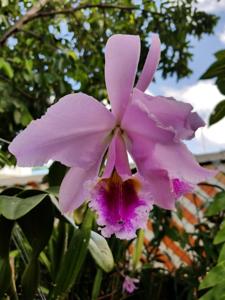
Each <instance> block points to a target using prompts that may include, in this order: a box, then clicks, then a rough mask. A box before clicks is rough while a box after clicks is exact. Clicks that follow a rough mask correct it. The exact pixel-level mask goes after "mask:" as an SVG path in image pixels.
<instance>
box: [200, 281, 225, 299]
mask: <svg viewBox="0 0 225 300" xmlns="http://www.w3.org/2000/svg"><path fill="white" fill-rule="evenodd" d="M199 300H225V285H224V284H219V285H217V286H215V287H214V288H212V289H211V290H210V291H209V292H207V293H206V294H205V295H203V296H202V297H201V298H200V299H199Z"/></svg>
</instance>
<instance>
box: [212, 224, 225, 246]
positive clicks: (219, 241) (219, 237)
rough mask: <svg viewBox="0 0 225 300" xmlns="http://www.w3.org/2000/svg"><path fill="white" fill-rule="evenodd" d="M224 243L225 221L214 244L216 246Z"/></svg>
mask: <svg viewBox="0 0 225 300" xmlns="http://www.w3.org/2000/svg"><path fill="white" fill-rule="evenodd" d="M224 241H225V221H223V223H222V224H221V225H220V230H219V231H218V232H217V234H216V236H215V238H214V240H213V243H214V244H215V245H216V244H220V243H222V242H224Z"/></svg>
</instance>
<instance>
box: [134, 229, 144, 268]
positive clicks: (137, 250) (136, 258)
mask: <svg viewBox="0 0 225 300" xmlns="http://www.w3.org/2000/svg"><path fill="white" fill-rule="evenodd" d="M143 244H144V230H143V229H139V230H138V234H137V240H136V245H135V249H134V256H133V270H134V271H135V270H136V269H137V267H138V263H139V260H140V258H141V253H142V248H143Z"/></svg>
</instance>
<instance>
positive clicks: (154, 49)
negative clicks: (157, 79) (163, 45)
mask: <svg viewBox="0 0 225 300" xmlns="http://www.w3.org/2000/svg"><path fill="white" fill-rule="evenodd" d="M159 60H160V39H159V36H158V34H155V33H153V34H152V44H151V47H150V49H149V52H148V55H147V58H146V61H145V64H144V67H143V70H142V72H141V75H140V77H139V80H138V82H137V85H136V87H137V88H138V89H139V90H141V91H143V92H144V91H145V90H146V89H147V88H148V86H149V84H150V83H151V81H152V79H153V76H154V74H155V71H156V69H157V67H158V64H159Z"/></svg>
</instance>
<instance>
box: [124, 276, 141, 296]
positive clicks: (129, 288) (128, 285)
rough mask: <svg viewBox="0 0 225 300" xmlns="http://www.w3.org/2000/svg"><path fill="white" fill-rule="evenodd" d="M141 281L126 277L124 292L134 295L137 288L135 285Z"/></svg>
mask: <svg viewBox="0 0 225 300" xmlns="http://www.w3.org/2000/svg"><path fill="white" fill-rule="evenodd" d="M138 282H139V280H138V279H137V278H132V277H130V276H125V279H124V282H123V292H127V293H129V294H131V293H133V292H134V291H135V290H136V289H137V286H136V285H135V283H138Z"/></svg>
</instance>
